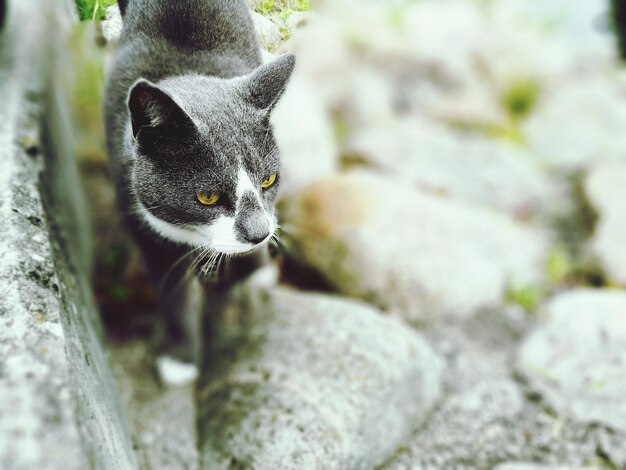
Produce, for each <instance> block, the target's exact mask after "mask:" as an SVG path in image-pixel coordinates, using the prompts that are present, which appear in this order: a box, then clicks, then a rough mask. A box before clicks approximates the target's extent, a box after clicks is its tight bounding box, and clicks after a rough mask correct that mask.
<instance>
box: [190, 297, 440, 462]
mask: <svg viewBox="0 0 626 470" xmlns="http://www.w3.org/2000/svg"><path fill="white" fill-rule="evenodd" d="M217 330H218V331H217V335H216V337H217V338H218V339H217V340H216V341H217V343H216V344H214V347H213V348H212V350H211V351H208V353H207V362H208V366H209V367H208V369H207V370H205V374H206V375H205V377H204V381H203V383H202V384H201V385H200V388H199V392H198V397H199V407H200V418H199V419H200V421H199V422H200V427H199V430H200V449H201V459H202V467H203V468H206V469H214V468H227V467H232V466H235V467H238V466H239V467H246V468H248V467H254V468H284V469H290V468H294V469H295V468H371V467H372V466H373V465H375V464H376V463H379V462H380V461H382V460H383V459H384V458H385V457H386V455H387V454H388V453H389V452H390V451H392V450H393V449H394V448H395V447H396V446H397V445H398V444H399V443H400V442H401V441H402V440H403V439H404V438H405V437H406V436H407V435H408V433H409V432H410V431H411V429H412V428H413V426H416V425H418V424H419V423H420V422H421V421H422V420H423V419H424V418H425V416H426V414H427V412H428V411H429V409H430V408H431V407H432V405H433V403H434V401H435V400H436V399H437V397H438V396H439V376H440V372H441V364H440V360H439V358H438V357H437V355H435V354H434V353H433V352H432V350H431V349H430V347H429V346H428V345H427V343H426V342H425V341H424V340H423V339H422V338H421V337H420V336H419V335H418V334H416V333H415V332H413V331H411V330H410V329H408V328H407V327H406V326H404V325H403V324H402V323H401V322H400V321H398V320H396V319H393V318H385V317H383V316H382V315H381V313H380V312H378V311H377V310H375V309H373V308H371V307H369V306H366V305H365V304H361V303H358V302H354V301H350V300H343V299H340V298H336V297H331V296H326V295H319V294H304V293H299V292H296V291H292V290H287V289H283V288H274V289H270V290H242V292H241V293H240V294H239V295H238V297H237V300H236V301H235V302H234V303H233V304H232V305H231V307H230V309H229V311H228V312H227V314H226V315H225V317H224V319H222V321H221V323H220V326H219V327H218V328H217Z"/></svg>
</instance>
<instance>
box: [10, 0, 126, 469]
mask: <svg viewBox="0 0 626 470" xmlns="http://www.w3.org/2000/svg"><path fill="white" fill-rule="evenodd" d="M71 3H72V2H69V1H68V2H42V1H37V0H20V1H19V2H17V1H14V2H11V4H10V5H9V6H10V9H9V11H10V16H9V18H8V30H6V31H5V32H4V33H3V34H4V37H3V38H2V46H1V47H2V54H1V56H0V60H2V72H1V76H0V99H1V102H2V107H1V109H0V113H1V117H0V152H1V153H2V155H1V158H0V233H2V237H1V238H0V361H1V362H0V370H1V373H0V467H2V468H5V469H11V470H12V469H33V468H41V469H43V468H45V469H64V470H65V469H74V468H75V469H85V468H90V467H91V468H116V469H117V468H119V469H127V468H134V467H135V464H134V458H133V456H132V450H131V447H130V441H129V439H128V438H127V433H126V429H125V425H124V424H123V421H122V418H121V413H120V408H119V406H118V403H117V398H116V394H115V392H114V387H113V382H112V379H111V373H110V370H109V368H108V364H107V358H106V355H105V354H104V352H103V350H102V347H101V343H100V339H101V338H100V327H99V324H98V318H97V312H96V310H95V308H94V305H93V302H92V300H91V297H90V291H89V288H88V284H87V279H88V278H87V273H88V270H89V263H88V261H87V259H88V243H87V240H86V239H85V238H84V236H85V234H86V233H87V231H86V230H85V228H84V227H82V226H81V224H82V223H84V218H83V214H82V213H81V209H82V205H81V201H80V190H79V187H78V183H77V182H78V179H77V174H76V168H75V163H74V161H73V155H72V154H71V152H70V151H69V150H68V145H69V140H70V136H69V135H68V133H67V121H66V119H67V117H66V116H65V114H64V110H63V100H62V95H61V94H60V90H59V87H58V86H57V85H58V83H55V81H54V80H53V77H55V76H57V74H58V72H59V71H58V70H55V69H54V64H56V65H57V66H58V67H59V68H62V67H63V64H62V63H60V62H59V58H60V55H59V50H58V49H57V48H61V49H62V48H66V47H67V45H66V43H65V37H66V35H67V33H68V32H69V27H70V25H71V21H70V19H69V17H68V15H67V13H68V12H69V11H71V10H70V6H69V5H70V4H71ZM66 78H67V77H66ZM44 116H45V117H44ZM40 183H42V184H40ZM68 247H71V252H72V254H71V255H69V250H67V248H68Z"/></svg>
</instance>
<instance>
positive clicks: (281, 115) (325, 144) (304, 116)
mask: <svg viewBox="0 0 626 470" xmlns="http://www.w3.org/2000/svg"><path fill="white" fill-rule="evenodd" d="M272 124H273V125H274V131H275V132H274V136H275V138H276V142H277V144H278V147H279V149H280V154H281V165H282V170H281V171H282V175H283V178H282V180H281V197H283V198H288V197H291V196H292V195H293V194H294V193H296V192H298V191H300V190H302V189H303V188H306V187H307V186H309V185H311V184H312V183H314V182H317V181H320V180H321V179H324V178H327V177H329V176H332V175H334V174H336V173H337V171H338V166H339V164H338V159H339V157H338V155H339V150H338V148H337V144H336V142H335V137H334V135H333V127H332V122H331V119H330V116H329V115H328V114H327V113H326V111H325V110H324V107H323V103H322V101H321V99H320V96H319V94H318V92H317V90H316V87H315V85H314V83H313V82H311V81H310V80H309V79H307V78H306V77H304V76H302V74H301V73H299V71H298V70H296V72H295V73H294V74H293V76H292V78H291V80H290V81H289V84H288V86H287V90H286V91H285V94H284V95H283V96H282V98H281V100H280V102H279V103H278V105H277V106H276V108H275V110H274V112H273V113H272Z"/></svg>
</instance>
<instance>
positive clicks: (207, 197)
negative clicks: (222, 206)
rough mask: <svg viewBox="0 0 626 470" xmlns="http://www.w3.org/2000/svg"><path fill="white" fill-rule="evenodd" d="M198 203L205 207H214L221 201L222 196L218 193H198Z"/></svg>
mask: <svg viewBox="0 0 626 470" xmlns="http://www.w3.org/2000/svg"><path fill="white" fill-rule="evenodd" d="M196 197H197V198H198V201H200V202H201V203H202V204H204V205H205V206H212V205H213V204H215V203H216V202H217V201H219V199H220V195H219V194H218V193H211V194H204V193H198V194H196Z"/></svg>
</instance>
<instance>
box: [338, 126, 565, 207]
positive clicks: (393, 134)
mask: <svg viewBox="0 0 626 470" xmlns="http://www.w3.org/2000/svg"><path fill="white" fill-rule="evenodd" d="M347 151H348V154H349V155H357V156H358V157H359V158H360V159H361V160H364V161H366V162H367V163H369V164H370V165H373V166H374V167H375V168H376V169H377V170H381V171H382V172H384V173H386V174H389V175H393V176H394V177H395V178H399V179H401V180H404V181H406V182H408V183H411V184H414V185H415V186H417V187H420V188H423V189H424V190H426V191H431V192H435V193H439V194H441V193H443V194H445V195H449V196H450V197H453V198H457V199H460V200H463V201H467V202H471V203H476V204H479V205H484V206H489V207H493V208H497V209H502V210H505V211H507V212H509V213H511V214H517V215H523V214H527V213H528V212H532V211H534V210H537V209H539V208H541V207H542V206H543V205H545V204H546V203H547V202H548V201H550V200H551V199H552V196H553V193H554V190H553V188H552V185H551V182H550V180H549V179H548V178H547V176H546V175H545V174H544V173H543V172H542V171H541V170H540V169H539V166H538V165H537V163H536V161H534V160H533V159H532V158H531V157H530V155H529V154H527V153H526V152H525V151H524V150H522V149H521V148H520V147H519V146H514V145H513V144H511V143H507V142H504V141H501V140H495V139H487V138H485V137H482V138H481V137H479V136H476V135H472V134H468V133H460V132H454V131H452V130H451V129H449V128H447V127H445V126H443V125H440V124H437V123H436V122H433V121H432V120H426V119H407V120H403V121H399V122H397V123H396V124H394V125H393V126H391V127H388V126H378V127H377V128H375V129H364V130H363V131H361V132H359V133H358V134H357V135H355V136H354V137H352V138H351V140H350V141H349V142H348V145H347Z"/></svg>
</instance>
